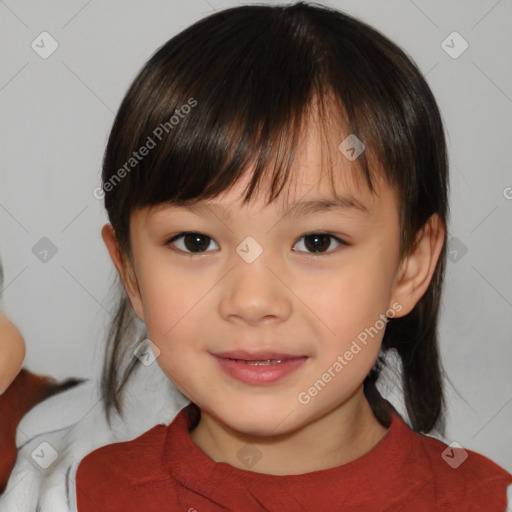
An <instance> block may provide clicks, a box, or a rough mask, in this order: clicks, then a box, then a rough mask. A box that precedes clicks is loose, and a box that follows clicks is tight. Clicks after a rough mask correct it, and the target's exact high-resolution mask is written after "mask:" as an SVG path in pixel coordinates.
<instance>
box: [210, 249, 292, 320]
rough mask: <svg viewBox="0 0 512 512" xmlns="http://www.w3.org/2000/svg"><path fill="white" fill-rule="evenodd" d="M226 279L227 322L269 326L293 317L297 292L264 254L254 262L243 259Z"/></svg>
mask: <svg viewBox="0 0 512 512" xmlns="http://www.w3.org/2000/svg"><path fill="white" fill-rule="evenodd" d="M224 281H225V283H224V288H223V290H222V296H221V299H220V303H219V310H220V315H221V316H222V318H224V319H225V320H226V321H230V322H240V323H246V324H247V325H257V324H265V325H266V324H269V323H279V322H282V321H286V320H287V318H288V317H289V316H290V313H291V308H292V302H291V296H293V293H292V292H291V291H290V289H289V288H288V286H287V285H286V280H285V279H284V276H282V275H280V273H279V271H278V269H277V268H273V266H272V264H271V262H270V261H268V259H267V258H266V257H264V256H263V254H262V255H261V256H260V257H259V258H257V259H256V260H255V261H253V262H252V263H247V262H246V261H243V260H239V261H238V262H237V263H236V264H235V266H234V268H232V270H231V271H230V272H229V273H228V275H227V276H226V278H225V280H224Z"/></svg>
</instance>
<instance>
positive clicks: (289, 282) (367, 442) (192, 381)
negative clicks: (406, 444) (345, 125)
mask: <svg viewBox="0 0 512 512" xmlns="http://www.w3.org/2000/svg"><path fill="white" fill-rule="evenodd" d="M332 136H333V139H332V142H333V144H330V146H329V147H331V148H334V150H333V151H332V154H331V157H332V162H333V165H335V168H336V171H337V174H336V175H337V176H338V177H339V178H337V180H336V183H335V185H336V191H337V193H338V194H339V195H347V194H352V195H353V196H355V197H356V198H357V199H358V200H359V201H361V202H362V203H364V205H365V206H366V207H367V208H368V213H367V214H363V213H362V212H359V211H357V210H333V211H328V212H317V213H313V214H309V215H308V216H306V217H300V218H299V217H297V216H291V217H290V218H286V217H284V213H285V212H286V211H287V209H288V208H289V207H290V206H291V205H292V204H294V203H295V202H296V201H299V200H304V199H306V200H309V199H313V198H315V199H316V198H320V197H322V198H328V197H332V194H333V190H332V188H331V184H330V180H329V178H328V175H327V174H326V173H325V172H323V171H322V169H324V166H325V162H324V160H323V159H322V154H323V153H322V152H321V149H322V145H321V140H320V132H319V130H318V129H316V128H315V124H314V123H312V124H311V125H310V128H309V129H308V130H307V133H306V135H305V137H304V139H303V141H302V144H301V146H300V151H299V154H298V155H297V158H296V161H295V162H296V165H297V167H296V169H295V171H296V174H295V179H294V180H293V183H294V185H293V186H291V187H290V189H289V196H287V197H286V199H281V197H280V198H278V200H277V201H276V202H274V203H271V204H270V205H268V206H265V199H266V197H265V196H264V195H261V194H259V193H258V195H257V198H255V199H253V200H252V201H251V203H249V204H247V205H245V206H242V204H241V196H242V194H243V192H244V189H245V186H246V184H247V183H248V179H249V174H246V175H244V177H243V178H242V180H241V181H239V182H238V183H237V184H236V186H235V187H233V188H231V189H230V190H228V191H225V192H224V193H223V194H222V195H220V196H218V197H217V198H215V199H214V200H209V201H205V202H203V204H205V205H207V207H208V208H205V210H204V211H201V212H196V213H193V212H189V211H187V210H186V209H184V208H177V207H169V206H166V207H165V208H153V209H149V208H144V209H140V210H136V211H134V212H133V213H132V216H131V220H130V237H131V248H132V255H133V259H132V260H130V259H129V258H123V256H122V255H121V253H120V251H119V246H118V244H117V241H116V238H115V233H114V231H113V229H112V227H111V226H110V225H108V224H107V225H105V226H104V228H103V230H102V236H103V239H104V242H105V244H106V246H107V249H108V251H109V253H110V255H111V258H112V260H113V262H114V264H115V265H116V268H117V270H118V272H119V273H120V275H121V277H122V279H123V282H124V285H125V289H126V291H127V293H128V296H129V298H130V301H131V303H132V306H133V308H134V310H135V312H136V314H137V316H138V317H139V318H140V319H141V320H142V321H144V322H145V324H146V328H147V332H148V337H149V339H150V340H151V341H152V342H153V343H154V344H155V345H156V346H157V347H158V349H159V351H160V354H159V356H158V358H157V362H158V364H159V365H160V367H161V369H162V370H163V372H164V373H165V374H166V375H167V376H168V378H169V379H170V380H171V381H172V382H173V383H174V384H175V386H176V387H177V388H178V389H179V390H180V391H182V392H183V393H184V394H185V395H186V396H187V397H188V398H189V399H190V400H191V401H193V402H194V403H196V404H197V405H198V406H199V407H200V409H201V411H202V415H201V421H200V423H199V425H198V426H197V427H196V428H195V429H194V430H193V431H192V432H191V433H190V435H191V438H192V440H193V442H194V443H195V444H196V445H197V446H198V447H199V448H200V449H202V450H203V451H204V452H205V453H206V454H207V455H208V456H209V457H210V458H212V459H213V460H215V461H217V462H226V463H229V464H231V465H232V466H235V467H238V468H241V469H245V470H247V469H248V468H247V467H245V466H244V464H243V462H241V461H240V460H239V459H238V457H237V453H238V451H239V450H240V449H241V448H242V447H244V446H245V445H247V444H255V445H257V448H258V450H259V451H260V452H261V454H262V457H261V459H260V460H259V461H258V462H257V464H256V465H255V466H253V467H252V468H251V471H256V472H261V473H269V474H275V475H285V474H288V475H290V474H302V473H307V472H311V471H317V470H321V469H327V468H331V467H335V466H339V465H341V464H345V463H347V462H350V461H352V460H355V459H357V458H359V457H361V456H362V455H364V454H365V453H367V452H368V451H370V450H371V449H372V448H373V447H374V446H375V445H376V444H377V443H378V442H379V441H380V440H381V439H382V438H383V437H384V436H385V434H386V432H387V430H386V428H385V427H383V426H382V425H381V424H380V423H379V422H378V421H377V420H376V418H375V417H374V415H373V413H372V411H371V408H370V406H369V404H368V402H367V400H366V398H365V396H364V394H363V387H362V383H363V380H364V378H365V377H366V375H367V374H368V372H369V370H370V369H371V367H372V366H373V364H374V362H375V360H376V358H377V355H378V353H379V349H380V344H381V341H382V336H383V334H384V329H381V330H380V331H379V333H378V335H375V336H374V337H373V338H370V339H369V340H370V341H369V342H368V344H367V345H366V346H364V348H362V350H361V351H360V352H359V353H358V354H357V355H355V356H354V357H353V359H352V360H351V361H349V362H348V364H347V365H346V366H345V367H344V368H343V370H342V371H341V372H340V373H339V374H336V377H334V378H332V380H331V381H330V382H329V383H328V384H327V385H326V386H325V387H324V388H323V389H322V390H321V391H320V392H319V393H318V394H317V395H316V396H314V397H312V398H311V400H310V401H309V402H308V403H307V404H304V403H301V402H300V401H299V400H298V395H299V393H301V392H304V391H307V390H308V389H309V388H310V387H311V386H312V384H313V383H314V382H315V381H317V380H318V379H320V378H321V377H322V374H324V373H325V372H326V371H327V369H328V368H329V367H332V366H333V363H334V362H335V361H336V360H337V358H338V356H339V355H343V354H344V353H345V352H346V351H347V350H349V348H350V346H351V343H352V341H353V340H354V339H355V338H356V336H357V335H358V334H359V333H361V332H362V331H363V330H364V329H365V328H368V327H370V326H374V325H375V324H376V321H377V320H378V319H379V318H382V317H381V316H380V315H383V314H385V313H386V311H387V310H389V309H390V308H391V309H392V308H393V304H395V309H396V304H399V306H400V307H401V309H400V311H399V312H396V314H395V317H399V316H403V315H405V314H407V313H408V312H410V311H411V310H412V309H413V307H414V305H415V304H416V303H417V301H418V300H419V299H420V298H421V296H422V295H423V294H424V293H425V291H426V290H427V288H428V286H429V283H430V280H431V277H432V274H433V272H434V270H435V266H436V263H437V260H438V258H439V254H440V252H441V250H442V246H443V236H444V227H443V226H442V223H440V222H439V219H438V218H437V217H436V216H433V217H432V218H431V220H430V222H429V223H428V224H427V226H426V229H424V230H422V231H421V232H420V233H419V236H418V244H417V248H416V250H415V252H414V253H412V254H410V255H409V256H408V257H407V258H406V259H404V260H403V261H400V260H399V230H400V227H399V217H398V201H397V197H396V194H395V192H394V190H392V189H391V188H390V187H389V186H388V185H387V183H385V182H384V181H383V180H382V179H378V180H377V181H376V182H375V185H376V187H377V189H378V194H376V195H373V196H372V194H371V193H370V191H369V190H368V189H367V187H366V185H365V184H363V182H361V181H360V180H359V178H358V174H356V171H355V169H354V166H353V164H352V163H351V162H349V161H348V160H347V159H346V158H345V157H344V156H343V155H342V154H341V153H340V152H339V151H338V150H337V144H339V141H340V139H339V134H333V135H332ZM335 141H337V143H336V144H335ZM324 151H325V147H324ZM249 172H250V169H249ZM216 205H223V206H225V207H226V208H228V209H229V211H230V212H232V217H231V218H229V219H228V218H227V217H226V216H225V213H224V212H222V211H221V210H219V209H216ZM184 231H199V232H201V233H203V234H205V235H207V236H208V237H210V238H211V240H210V239H208V238H207V239H206V241H205V242H204V247H205V248H206V251H205V252H200V253H198V252H195V253H194V252H192V251H194V246H193V244H189V245H188V246H187V245H185V241H184V239H183V238H181V239H179V240H176V241H175V242H173V243H172V244H171V243H169V244H166V242H167V241H168V240H169V239H170V238H172V237H173V236H175V235H177V234H179V233H181V232H184ZM318 231H322V232H328V233H332V234H333V235H335V236H338V237H339V238H340V239H342V240H345V241H346V242H347V243H349V244H350V245H348V246H344V245H339V244H338V243H337V242H336V241H335V240H333V239H327V241H326V242H325V244H326V245H325V247H324V249H323V252H321V253H317V254H316V255H315V253H314V246H313V244H312V243H311V242H310V244H309V245H306V244H307V238H304V235H305V234H306V233H311V232H318ZM247 236H251V237H253V238H254V239H255V240H256V241H257V242H258V244H259V245H260V246H261V247H262V248H263V252H262V254H261V255H260V256H259V257H258V258H257V259H256V260H255V261H253V262H252V263H250V264H249V263H247V262H246V261H244V260H243V259H242V258H241V257H240V256H239V255H238V253H237V252H236V248H237V246H238V245H239V244H240V243H241V242H242V241H243V240H244V239H245V238H246V237H247ZM208 240H209V244H208ZM329 240H331V242H330V245H329ZM180 249H181V252H180ZM187 250H188V252H186V251H187ZM239 349H240V350H242V349H245V350H249V351H250V350H258V349H269V350H275V351H279V352H285V353H291V354H296V355H306V356H307V357H308V359H307V360H306V363H305V364H303V365H302V366H301V367H300V368H299V369H298V370H296V371H295V372H293V373H292V374H290V375H288V376H286V377H285V378H283V379H281V380H279V381H277V382H275V383H273V384H266V385H252V384H246V383H242V382H240V381H238V380H235V379H233V378H231V377H230V376H228V375H227V374H225V373H224V372H223V371H222V370H221V369H220V367H219V365H218V363H217V361H216V360H215V359H214V358H213V357H212V356H211V354H210V352H221V351H230V350H239Z"/></svg>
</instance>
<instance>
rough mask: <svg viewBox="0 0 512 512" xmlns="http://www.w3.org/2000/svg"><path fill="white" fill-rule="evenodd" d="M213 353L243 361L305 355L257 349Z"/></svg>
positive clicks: (291, 357) (290, 357) (295, 357)
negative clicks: (252, 350) (253, 350)
mask: <svg viewBox="0 0 512 512" xmlns="http://www.w3.org/2000/svg"><path fill="white" fill-rule="evenodd" d="M213 355H214V356H217V357H221V358H223V359H242V360H244V361H268V360H274V359H299V358H302V357H306V356H301V355H295V354H284V353H282V352H272V351H269V350H257V351H255V352H247V351H245V350H233V351H231V352H217V353H214V354H213Z"/></svg>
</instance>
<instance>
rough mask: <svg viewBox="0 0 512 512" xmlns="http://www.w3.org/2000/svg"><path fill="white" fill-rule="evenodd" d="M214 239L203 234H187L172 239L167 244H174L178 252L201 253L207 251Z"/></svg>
mask: <svg viewBox="0 0 512 512" xmlns="http://www.w3.org/2000/svg"><path fill="white" fill-rule="evenodd" d="M212 241H213V238H210V237H209V236H208V235H204V234H203V233H195V232H185V233H180V234H179V235H176V236H175V237H173V238H171V239H170V240H169V241H168V242H167V244H173V245H174V246H175V247H177V249H178V250H180V251H183V252H188V253H201V252H210V251H207V249H208V246H209V245H210V242H212Z"/></svg>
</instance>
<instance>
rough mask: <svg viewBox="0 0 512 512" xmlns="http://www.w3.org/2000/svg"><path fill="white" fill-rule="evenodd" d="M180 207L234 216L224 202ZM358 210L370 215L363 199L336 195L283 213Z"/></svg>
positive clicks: (296, 213) (310, 201)
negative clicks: (215, 211)
mask: <svg viewBox="0 0 512 512" xmlns="http://www.w3.org/2000/svg"><path fill="white" fill-rule="evenodd" d="M172 206H176V207H178V208H185V209H186V210H189V211H190V212H192V213H194V212H198V213H199V212H203V211H207V210H217V211H219V212H221V213H222V215H223V216H224V217H226V218H227V219H231V218H232V213H231V211H230V209H229V208H228V207H225V206H224V205H222V204H218V203H217V204H215V203H211V204H206V203H204V202H202V201H199V202H194V203H190V204H180V205H178V204H175V205H172ZM335 210H339V211H350V210H352V211H357V212H360V213H362V214H365V215H368V214H369V213H370V210H369V208H368V207H367V206H366V205H364V204H363V203H362V202H361V201H359V200H357V199H356V198H355V197H353V196H346V197H342V196H336V197H335V198H334V199H327V198H325V199H312V200H308V201H299V202H297V203H294V204H292V205H291V206H290V207H289V208H288V209H286V212H285V213H284V215H283V218H287V217H291V216H294V217H306V216H307V215H311V214H313V213H319V212H326V211H335Z"/></svg>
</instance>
